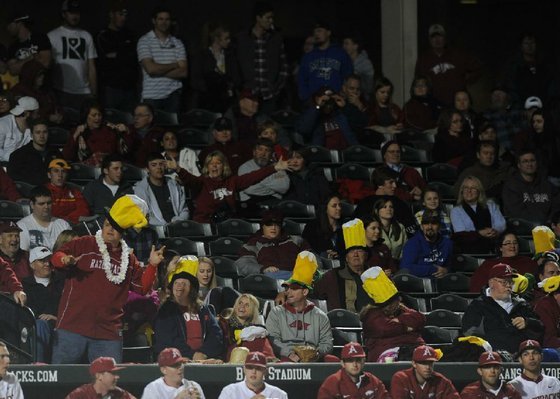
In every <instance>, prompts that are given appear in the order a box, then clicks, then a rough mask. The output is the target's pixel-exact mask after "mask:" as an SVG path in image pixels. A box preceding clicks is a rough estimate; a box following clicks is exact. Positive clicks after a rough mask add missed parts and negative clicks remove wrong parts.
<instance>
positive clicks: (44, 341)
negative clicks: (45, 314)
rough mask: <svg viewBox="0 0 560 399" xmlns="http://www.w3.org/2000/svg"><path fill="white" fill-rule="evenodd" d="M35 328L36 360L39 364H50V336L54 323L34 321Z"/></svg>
mask: <svg viewBox="0 0 560 399" xmlns="http://www.w3.org/2000/svg"><path fill="white" fill-rule="evenodd" d="M35 326H36V327H37V359H36V361H38V362H41V363H50V358H51V352H52V341H51V338H52V335H53V330H54V322H53V321H51V322H49V321H47V320H41V319H37V320H35Z"/></svg>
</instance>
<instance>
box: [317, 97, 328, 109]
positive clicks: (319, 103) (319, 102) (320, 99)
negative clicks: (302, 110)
mask: <svg viewBox="0 0 560 399" xmlns="http://www.w3.org/2000/svg"><path fill="white" fill-rule="evenodd" d="M329 98H330V95H328V94H323V95H322V96H318V97H315V105H316V106H318V107H322V106H323V104H325V103H326V102H327V101H328V100H329Z"/></svg>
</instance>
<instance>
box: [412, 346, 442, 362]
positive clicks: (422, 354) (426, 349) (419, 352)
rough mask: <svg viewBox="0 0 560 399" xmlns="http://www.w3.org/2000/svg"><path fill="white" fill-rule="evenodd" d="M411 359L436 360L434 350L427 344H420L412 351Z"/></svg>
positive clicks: (419, 360) (420, 360)
mask: <svg viewBox="0 0 560 399" xmlns="http://www.w3.org/2000/svg"><path fill="white" fill-rule="evenodd" d="M412 360H414V361H415V362H437V361H438V360H439V359H438V356H437V353H436V350H435V349H434V348H432V347H431V346H428V345H420V346H418V347H417V348H416V349H414V352H413V353H412Z"/></svg>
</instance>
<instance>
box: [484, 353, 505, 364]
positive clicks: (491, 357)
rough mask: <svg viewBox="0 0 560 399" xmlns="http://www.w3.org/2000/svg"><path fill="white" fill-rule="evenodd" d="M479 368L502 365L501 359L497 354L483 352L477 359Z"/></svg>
mask: <svg viewBox="0 0 560 399" xmlns="http://www.w3.org/2000/svg"><path fill="white" fill-rule="evenodd" d="M478 365H479V366H481V367H482V366H490V365H497V366H501V365H502V357H501V356H500V354H499V353H498V352H483V353H482V354H481V355H480V357H479V358H478Z"/></svg>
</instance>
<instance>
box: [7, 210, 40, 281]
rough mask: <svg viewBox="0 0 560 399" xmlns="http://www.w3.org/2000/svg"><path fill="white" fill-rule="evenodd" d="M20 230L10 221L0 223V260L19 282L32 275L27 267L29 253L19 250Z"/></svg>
mask: <svg viewBox="0 0 560 399" xmlns="http://www.w3.org/2000/svg"><path fill="white" fill-rule="evenodd" d="M20 233H21V229H20V228H19V227H18V225H17V224H15V223H14V222H12V221H9V220H4V221H0V259H2V260H4V261H5V262H7V263H8V266H9V267H10V268H11V269H12V270H13V271H14V273H15V274H16V276H17V278H18V279H19V280H20V281H21V280H23V279H24V278H25V277H28V276H30V275H32V274H33V270H31V268H30V267H29V253H28V252H27V251H24V250H23V249H21V248H20V242H21V239H20Z"/></svg>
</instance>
